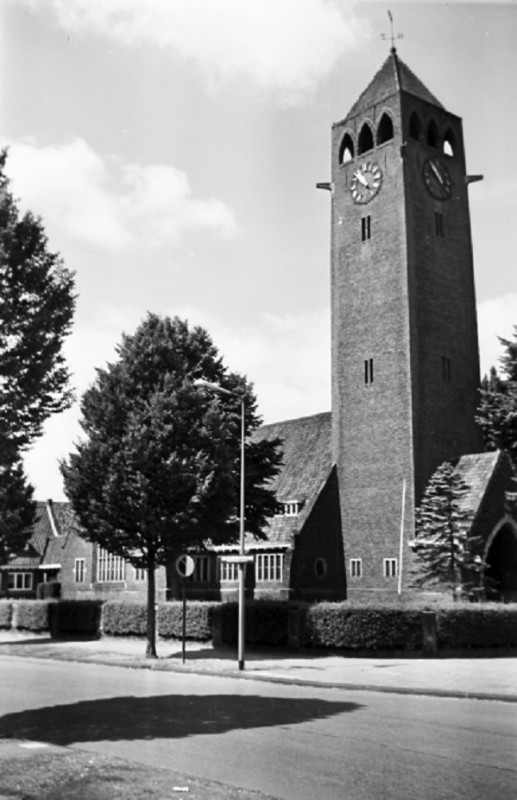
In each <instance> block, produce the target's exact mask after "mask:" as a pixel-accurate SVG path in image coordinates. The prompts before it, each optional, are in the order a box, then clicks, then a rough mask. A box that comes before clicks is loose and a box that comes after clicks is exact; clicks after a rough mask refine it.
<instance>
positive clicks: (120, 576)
mask: <svg viewBox="0 0 517 800" xmlns="http://www.w3.org/2000/svg"><path fill="white" fill-rule="evenodd" d="M125 580H126V561H125V559H124V558H122V556H116V555H114V554H113V553H110V552H109V550H106V548H105V547H101V546H100V545H98V547H97V583H124V582H125Z"/></svg>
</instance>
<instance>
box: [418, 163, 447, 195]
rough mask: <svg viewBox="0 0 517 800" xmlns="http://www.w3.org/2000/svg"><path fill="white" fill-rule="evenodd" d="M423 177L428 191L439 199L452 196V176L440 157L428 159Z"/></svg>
mask: <svg viewBox="0 0 517 800" xmlns="http://www.w3.org/2000/svg"><path fill="white" fill-rule="evenodd" d="M422 177H423V179H424V184H425V186H426V189H427V191H428V192H429V194H430V195H432V196H433V197H435V198H436V199H437V200H447V198H448V197H450V196H451V191H452V181H451V176H450V175H449V170H448V169H447V167H446V166H445V164H444V163H443V161H441V160H440V159H439V158H428V159H427V161H426V162H425V163H424V166H423V168H422Z"/></svg>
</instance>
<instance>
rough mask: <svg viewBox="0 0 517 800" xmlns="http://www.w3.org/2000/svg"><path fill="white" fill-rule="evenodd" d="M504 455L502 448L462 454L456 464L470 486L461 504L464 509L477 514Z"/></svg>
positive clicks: (458, 471)
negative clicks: (487, 451)
mask: <svg viewBox="0 0 517 800" xmlns="http://www.w3.org/2000/svg"><path fill="white" fill-rule="evenodd" d="M502 457H503V453H502V452H501V451H500V450H495V451H494V452H492V453H472V454H470V455H466V456H461V458H460V459H459V461H458V463H457V465H456V472H457V473H458V474H459V475H460V477H461V478H462V480H463V481H464V482H465V483H466V484H467V486H468V487H469V491H468V493H467V494H466V495H465V496H464V497H463V498H462V500H461V503H460V504H459V505H460V508H461V510H462V511H469V512H471V514H472V515H473V516H475V515H476V513H477V512H478V510H479V507H480V505H481V502H482V500H483V497H484V496H485V493H486V490H487V488H488V484H489V482H490V480H491V478H492V476H493V474H494V472H495V470H496V468H497V465H498V462H499V461H500V459H501V458H502Z"/></svg>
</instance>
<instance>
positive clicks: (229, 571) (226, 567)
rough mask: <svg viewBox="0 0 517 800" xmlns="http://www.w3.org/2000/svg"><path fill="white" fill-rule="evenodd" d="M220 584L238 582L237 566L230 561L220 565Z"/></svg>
mask: <svg viewBox="0 0 517 800" xmlns="http://www.w3.org/2000/svg"><path fill="white" fill-rule="evenodd" d="M220 568H221V569H220V576H221V583H234V582H235V581H238V580H239V565H238V564H234V563H233V562H230V561H221V563H220Z"/></svg>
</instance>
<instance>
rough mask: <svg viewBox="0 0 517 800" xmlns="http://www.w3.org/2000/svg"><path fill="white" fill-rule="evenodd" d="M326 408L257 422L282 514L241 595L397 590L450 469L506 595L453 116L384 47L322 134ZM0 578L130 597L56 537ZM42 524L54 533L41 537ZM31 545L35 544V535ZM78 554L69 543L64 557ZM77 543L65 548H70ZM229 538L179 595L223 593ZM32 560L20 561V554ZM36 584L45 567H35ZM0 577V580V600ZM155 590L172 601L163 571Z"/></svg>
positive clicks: (508, 526) (503, 536)
mask: <svg viewBox="0 0 517 800" xmlns="http://www.w3.org/2000/svg"><path fill="white" fill-rule="evenodd" d="M330 178H331V180H330V181H329V182H328V183H322V184H318V186H319V188H323V189H327V190H329V191H328V196H329V199H330V204H331V210H330V224H331V253H330V269H331V295H332V297H331V314H332V320H331V330H332V409H331V412H330V413H329V412H325V413H321V414H316V415H313V416H310V417H303V418H299V419H292V420H288V421H285V422H277V423H274V424H271V425H264V426H262V427H261V428H260V429H259V430H258V431H257V432H256V433H255V436H256V437H257V438H258V439H264V438H267V439H270V440H272V439H277V438H280V439H282V440H283V453H284V454H283V467H282V469H281V471H280V473H279V475H278V476H277V478H276V479H275V483H274V486H273V488H274V490H275V492H276V496H277V499H278V501H279V504H280V507H281V509H282V513H280V514H278V515H277V516H276V517H274V518H273V519H272V520H271V521H270V524H269V526H268V528H267V530H266V532H265V533H266V539H264V540H260V541H257V540H255V539H254V538H253V537H249V536H246V550H247V552H248V554H250V555H252V556H253V560H254V564H253V565H251V564H250V565H248V570H247V574H246V589H247V596H248V597H254V598H255V599H261V598H263V599H266V598H275V599H285V600H287V599H293V600H326V599H327V600H343V599H345V598H354V597H357V598H360V599H364V598H367V597H370V598H371V597H379V598H380V597H392V596H397V595H398V594H401V593H404V594H405V593H407V591H408V590H409V589H410V583H411V581H410V568H411V556H412V552H411V548H410V546H409V542H410V541H411V540H412V539H413V537H414V516H415V508H416V507H417V506H418V505H419V503H420V502H421V500H422V496H423V494H424V491H425V488H426V485H427V483H428V481H429V479H430V478H431V476H432V474H433V473H434V471H435V470H436V469H437V468H438V467H439V466H440V465H441V464H442V463H443V462H444V461H449V462H451V463H452V464H453V465H454V466H455V468H456V470H457V473H458V474H459V475H460V477H461V478H462V479H463V481H464V482H465V483H466V484H467V486H468V489H469V490H468V493H467V495H466V496H465V498H464V499H463V501H462V502H463V509H462V510H463V511H466V512H468V513H469V514H470V518H471V531H472V532H473V534H474V535H476V536H479V537H481V540H482V541H483V556H484V558H485V560H486V563H487V569H486V573H485V575H484V576H483V577H484V579H485V583H488V582H489V581H488V580H487V579H490V584H491V586H492V589H493V592H494V594H493V596H494V599H499V600H505V601H514V602H515V601H517V494H516V490H515V488H514V481H513V478H514V470H513V465H512V464H511V463H510V461H509V458H508V456H507V455H506V454H505V453H504V452H489V453H485V452H483V445H482V440H481V434H480V430H479V428H478V427H477V425H476V423H475V413H476V408H477V405H478V399H479V397H478V388H479V378H480V375H479V354H478V335H477V319H476V297H475V287H474V268H473V255H472V240H471V232H470V214H469V197H468V193H469V185H470V184H471V183H472V182H473V181H474V180H477V179H478V178H479V176H471V175H468V174H467V169H466V157H465V145H464V140H463V130H462V123H461V119H460V118H459V117H458V116H456V115H455V114H453V113H451V112H449V111H447V110H446V109H445V108H444V107H443V106H442V104H441V103H440V102H439V100H437V98H436V97H434V95H433V94H431V92H430V91H429V90H428V89H427V88H426V87H425V86H424V85H423V83H422V82H421V81H420V80H419V78H417V77H416V75H415V74H414V73H413V72H412V71H411V70H410V69H409V67H407V66H406V64H404V62H403V61H401V59H400V58H399V57H398V55H397V52H396V50H395V48H394V47H392V49H391V51H390V54H389V56H388V58H387V59H386V60H385V62H384V64H383V65H382V67H381V68H380V70H379V71H378V72H377V74H376V75H375V76H374V78H373V80H372V81H371V83H370V84H369V86H367V88H366V89H365V91H364V92H363V93H362V94H361V95H360V97H359V98H358V100H357V101H356V102H355V103H354V104H353V105H352V107H351V109H350V111H349V112H348V114H347V115H346V116H345V117H344V118H343V119H342V120H341V121H339V122H336V123H335V124H334V125H333V127H332V141H331V176H330ZM51 511H52V509H50V510H49V508H47V511H46V512H45V509H42V510H41V514H42V516H41V519H42V522H41V524H40V527H39V528H38V529H37V530H36V531H35V537H36V538H35V540H34V542H33V543H32V545H33V550H34V552H32V551H31V553H29V554H27V553H25V554H24V557H23V558H21V560H18V561H13V562H12V563H11V564H10V565H8V566H6V567H4V568H3V570H0V572H2V571H3V572H4V591H6V592H7V593H9V594H11V595H13V594H15V595H16V594H20V593H31V592H32V593H34V592H35V589H36V584H37V583H38V581H39V580H40V578H39V577H38V576H40V577H41V576H43V578H41V580H57V581H59V582H60V585H61V587H62V589H63V594H64V596H69V597H72V596H83V597H85V596H95V597H99V596H103V597H109V598H114V597H115V596H117V595H118V596H120V597H122V596H126V597H129V598H133V599H138V598H140V597H142V596H143V593H144V589H145V586H144V584H143V583H142V581H143V580H144V577H145V576H143V575H140V574H137V573H138V572H141V571H135V570H133V569H132V568H130V567H129V566H128V565H124V563H123V562H122V561H121V559H117V558H116V557H114V556H111V555H110V554H108V553H106V552H105V551H102V550H101V549H100V548H94V547H93V546H91V545H89V546H88V547H87V548H86V549H85V545H84V543H83V544H81V540H80V537H78V536H75V535H66V536H65V533H66V528H67V525H66V520H65V519H64V518H63V520H62V524H61V527H59V526H58V525H57V523H56V524H54V525H53V527H52V526H50V528H52V530H53V531H54V533H53V534H52V535H51V533H48V531H47V534H46V538H45V540H44V541H43V539H41V536H40V537H39V539H38V535H37V534H38V530H40V528H41V530H43V529H44V530H47V528H48V529H49V531H50V528H49V526H48V525H46V527H45V525H44V524H43V523H44V520H45V519H46V517H45V518H44V512H45V513H47V516H49V519H50V520H51V521H52V519H54V517H55V514H54V516H53V515H52V514H53V513H54V512H52V514H51ZM58 528H59V529H58ZM40 540H41V541H40ZM78 548H79V549H78ZM80 548H82V549H80ZM237 551H238V547H237V545H235V544H233V545H230V544H229V545H221V546H213V547H211V548H210V549H208V550H207V551H206V552H204V553H196V554H193V555H194V556H195V571H194V574H193V575H192V576H191V577H190V578H189V580H188V595H189V596H190V597H198V598H202V599H211V598H213V599H220V598H221V599H233V598H234V597H235V596H236V592H237V576H238V567H237V564H236V562H235V558H233V559H232V555H233V556H235V554H236V553H237ZM29 556H30V557H31V558H32V561H30V563H29V561H27V558H28V557H29ZM49 576H50V577H49ZM1 590H2V587H1V586H0V593H1ZM159 595H160V599H165V597H170V596H171V590H170V588H168V587H167V586H166V582H165V579H164V576H163V575H161V576H160V579H159Z"/></svg>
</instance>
